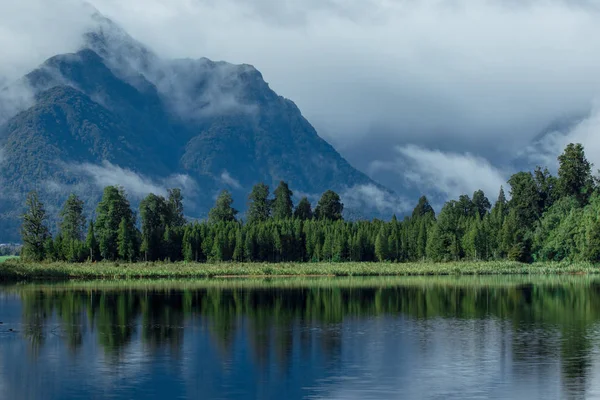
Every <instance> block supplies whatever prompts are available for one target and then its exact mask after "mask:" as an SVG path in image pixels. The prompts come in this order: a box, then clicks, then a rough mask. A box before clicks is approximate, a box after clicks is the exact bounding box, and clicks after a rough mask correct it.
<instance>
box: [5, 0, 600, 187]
mask: <svg viewBox="0 0 600 400" xmlns="http://www.w3.org/2000/svg"><path fill="white" fill-rule="evenodd" d="M90 3H91V4H93V6H94V7H96V8H97V9H98V10H99V11H100V12H101V13H103V14H104V15H106V16H107V17H109V18H111V19H113V20H114V21H116V22H117V23H119V24H120V25H121V26H123V27H124V28H125V29H126V30H127V31H128V32H129V33H130V34H131V35H132V36H134V37H135V38H137V39H138V40H140V41H141V42H143V43H145V44H147V45H148V46H149V47H151V48H152V49H153V50H155V51H156V52H157V53H158V54H159V55H161V56H163V57H169V58H175V57H177V58H180V57H190V58H198V57H208V58H211V59H214V60H225V61H229V62H233V63H248V64H252V65H254V66H255V67H256V68H257V69H259V70H260V71H261V72H262V73H263V76H264V78H265V80H266V81H267V82H269V84H270V85H271V87H272V88H273V89H274V90H275V91H277V92H278V93H279V94H281V95H283V96H285V97H288V98H290V99H292V100H293V101H294V102H296V104H297V105H298V106H299V107H300V109H301V110H302V112H303V113H304V115H305V116H306V117H307V118H308V120H309V121H310V122H311V123H312V124H313V125H314V126H315V127H316V128H317V130H318V132H319V133H320V135H321V136H323V137H324V138H326V139H327V140H329V141H330V142H331V143H332V144H333V145H334V146H335V147H336V148H337V149H338V150H339V151H340V152H341V153H342V154H343V155H344V156H346V157H347V158H348V159H349V160H350V162H351V163H352V164H354V165H355V166H356V167H358V168H360V169H361V170H363V171H365V172H367V173H368V174H370V175H371V176H372V177H373V178H375V179H376V180H379V181H381V182H382V183H384V184H386V185H388V186H390V187H392V189H397V190H400V189H401V188H402V187H404V185H406V184H411V185H413V186H415V187H417V188H418V189H419V190H421V191H423V192H429V191H434V190H439V191H441V192H443V193H445V194H446V195H447V196H452V197H456V196H457V195H458V194H460V193H463V192H469V193H471V192H472V191H473V190H475V189H477V188H480V187H482V188H483V189H484V190H485V191H486V192H487V193H488V194H489V196H490V197H491V198H495V196H496V194H497V190H498V187H499V185H500V184H501V183H503V182H504V181H505V180H506V178H507V177H508V176H509V175H510V173H511V172H513V170H514V168H515V167H514V166H515V160H514V159H515V158H516V157H517V156H519V158H520V159H521V160H528V161H530V162H532V163H536V162H548V163H554V162H555V158H556V155H557V153H558V152H560V149H561V148H562V147H563V146H564V145H565V144H566V143H568V142H569V141H571V140H577V141H580V142H583V143H584V145H586V149H587V150H588V155H589V158H590V159H591V160H592V161H594V162H595V163H596V164H597V165H598V166H599V167H600V113H597V112H596V110H598V109H599V107H598V106H597V104H598V101H600V1H593V0H589V1H584V0H579V1H576V0H481V1H474V0H447V1H442V0H92V1H90ZM78 4H80V3H78V2H77V1H75V0H56V1H52V2H49V1H46V0H21V1H19V2H9V1H3V2H2V4H0V59H1V60H2V63H1V65H0V76H2V77H4V78H0V79H7V80H10V79H14V78H16V77H18V76H19V75H20V74H23V73H24V72H26V71H27V70H29V69H31V68H33V67H35V66H36V65H37V64H39V63H40V62H42V61H43V60H44V59H45V58H47V57H49V56H51V55H53V54H56V53H59V52H65V51H70V50H74V49H75V47H76V46H77V44H78V38H79V35H80V33H81V32H82V31H83V29H84V28H85V26H86V24H87V21H86V20H85V18H83V17H82V16H83V15H84V12H83V10H84V8H83V7H81V6H80V5H78ZM573 117H577V118H582V119H583V120H582V121H581V123H579V124H575V125H574V126H569V127H568V129H567V128H566V127H565V126H564V124H562V125H563V126H562V127H561V124H558V125H556V122H557V121H561V120H565V119H569V118H573ZM553 125H554V126H559V127H561V129H562V130H563V132H561V133H553V134H550V135H548V136H547V137H546V138H544V139H542V140H539V135H540V133H541V132H543V131H545V130H547V129H548V127H551V126H553ZM551 166H552V165H551Z"/></svg>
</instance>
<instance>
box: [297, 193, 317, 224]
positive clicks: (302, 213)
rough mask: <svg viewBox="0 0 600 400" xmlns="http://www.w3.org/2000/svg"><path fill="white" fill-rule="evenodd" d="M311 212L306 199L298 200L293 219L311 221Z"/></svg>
mask: <svg viewBox="0 0 600 400" xmlns="http://www.w3.org/2000/svg"><path fill="white" fill-rule="evenodd" d="M312 217H313V212H312V209H311V205H310V201H308V199H307V198H306V197H303V198H302V199H300V202H299V203H298V205H297V206H296V210H295V211H294V218H297V219H299V220H301V221H308V220H310V219H312Z"/></svg>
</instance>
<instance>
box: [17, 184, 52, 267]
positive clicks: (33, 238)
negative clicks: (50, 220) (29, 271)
mask: <svg viewBox="0 0 600 400" xmlns="http://www.w3.org/2000/svg"><path fill="white" fill-rule="evenodd" d="M25 206H26V207H27V210H26V212H25V214H23V217H22V218H23V223H22V225H21V240H22V241H23V249H22V252H21V254H22V257H23V258H24V259H26V260H32V261H42V260H43V259H44V257H45V248H44V246H45V244H46V241H47V240H48V238H50V231H49V230H48V227H47V226H46V225H45V221H46V209H45V208H44V204H43V203H42V202H41V201H40V199H39V198H38V194H37V192H30V193H29V194H28V195H27V200H26V202H25Z"/></svg>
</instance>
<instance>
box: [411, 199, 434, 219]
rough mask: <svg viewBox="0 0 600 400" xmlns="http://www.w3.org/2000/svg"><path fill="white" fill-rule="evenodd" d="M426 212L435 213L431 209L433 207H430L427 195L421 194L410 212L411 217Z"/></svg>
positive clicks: (417, 216)
mask: <svg viewBox="0 0 600 400" xmlns="http://www.w3.org/2000/svg"><path fill="white" fill-rule="evenodd" d="M427 214H431V215H435V211H433V207H431V204H429V200H427V197H426V196H421V197H420V198H419V202H418V203H417V205H416V206H415V208H414V210H413V212H412V217H413V218H419V217H423V216H425V215H427Z"/></svg>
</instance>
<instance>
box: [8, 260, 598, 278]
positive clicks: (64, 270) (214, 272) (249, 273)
mask: <svg viewBox="0 0 600 400" xmlns="http://www.w3.org/2000/svg"><path fill="white" fill-rule="evenodd" d="M531 274H540V275H550V274H600V267H599V266H596V265H593V264H589V263H536V264H521V263H516V262H503V261H500V262H458V263H407V264H394V263H338V264H336V263H303V264H300V263H279V264H237V263H222V264H194V263H136V264H127V263H114V262H110V263H108V262H107V263H94V264H92V263H87V264H69V263H53V264H43V263H42V264H36V263H24V262H21V261H19V260H7V261H6V262H4V263H2V264H0V280H4V281H15V280H51V279H56V280H69V279H87V280H89V279H142V278H145V279H177V278H214V277H234V276H244V277H261V276H417V275H531Z"/></svg>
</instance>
